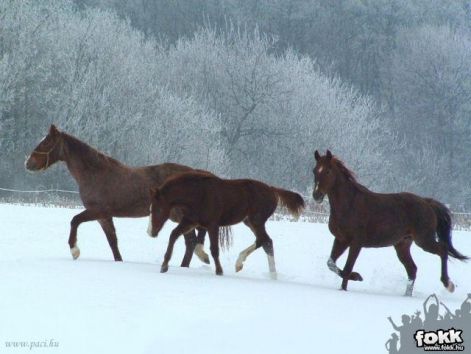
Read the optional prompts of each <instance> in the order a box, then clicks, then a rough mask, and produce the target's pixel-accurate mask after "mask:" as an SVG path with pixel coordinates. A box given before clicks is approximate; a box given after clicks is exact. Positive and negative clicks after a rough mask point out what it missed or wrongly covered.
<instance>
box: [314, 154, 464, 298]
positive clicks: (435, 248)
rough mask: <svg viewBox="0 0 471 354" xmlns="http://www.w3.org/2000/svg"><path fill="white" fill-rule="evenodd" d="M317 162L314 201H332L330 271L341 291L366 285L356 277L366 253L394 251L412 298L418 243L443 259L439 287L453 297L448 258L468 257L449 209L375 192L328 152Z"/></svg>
mask: <svg viewBox="0 0 471 354" xmlns="http://www.w3.org/2000/svg"><path fill="white" fill-rule="evenodd" d="M315 159H316V166H315V167H314V170H313V173H314V183H315V184H314V192H313V197H314V199H315V200H316V202H318V203H321V202H322V200H323V198H324V196H325V195H327V196H328V198H329V203H330V219H329V229H330V232H332V234H333V235H334V236H335V240H334V245H333V247H332V252H331V255H330V258H329V260H328V262H327V266H328V267H329V269H330V270H331V271H333V272H334V273H336V274H338V275H339V276H340V277H341V278H342V279H343V280H342V289H343V290H347V283H348V280H357V281H361V280H363V279H362V277H361V275H360V274H358V273H356V272H352V270H353V265H354V264H355V261H356V259H357V257H358V255H359V254H360V250H361V248H362V247H387V246H394V247H395V249H396V253H397V256H398V258H399V260H400V261H401V263H402V264H403V265H404V267H405V268H406V271H407V275H408V277H409V282H408V284H407V288H406V293H405V295H407V296H412V291H413V288H414V281H415V278H416V273H417V266H416V265H415V263H414V260H413V259H412V257H411V254H410V247H411V245H412V242H415V243H416V244H417V245H418V246H419V247H421V248H422V249H423V250H424V251H427V252H429V253H432V254H436V255H438V256H440V258H441V263H442V270H441V281H442V283H443V285H444V286H445V287H446V288H447V289H448V290H449V291H450V292H453V291H454V288H455V286H454V284H453V282H452V281H451V280H450V279H449V277H448V270H447V261H448V256H451V257H454V258H457V259H459V260H466V259H467V257H465V256H463V255H462V254H460V253H459V252H458V251H457V250H456V249H455V248H454V247H453V245H452V242H451V214H450V211H449V210H448V208H447V207H446V206H445V205H443V204H442V203H440V202H438V201H436V200H433V199H429V198H421V197H419V196H417V195H414V194H411V193H395V194H380V193H374V192H371V191H370V190H368V189H367V188H366V187H364V186H362V185H361V184H359V183H358V182H357V181H356V179H355V177H354V175H353V173H352V172H351V171H350V170H348V169H347V168H346V167H345V165H344V164H343V163H342V162H341V161H340V160H338V159H337V158H335V157H333V156H332V153H331V152H330V151H329V150H327V154H326V155H325V156H320V155H319V153H318V152H317V151H316V152H315ZM435 236H437V238H436V237H435ZM349 247H350V249H349V252H348V258H347V263H346V264H345V268H344V269H343V270H340V269H339V268H338V267H337V265H336V264H335V262H336V261H337V259H338V258H339V257H340V256H341V255H342V254H343V253H344V252H345V250H346V249H347V248H349Z"/></svg>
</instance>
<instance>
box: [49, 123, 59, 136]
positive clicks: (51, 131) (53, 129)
mask: <svg viewBox="0 0 471 354" xmlns="http://www.w3.org/2000/svg"><path fill="white" fill-rule="evenodd" d="M58 133H59V129H57V127H56V126H55V125H54V124H51V126H50V127H49V134H51V135H56V134H58Z"/></svg>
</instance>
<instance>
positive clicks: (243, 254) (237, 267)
mask: <svg viewBox="0 0 471 354" xmlns="http://www.w3.org/2000/svg"><path fill="white" fill-rule="evenodd" d="M243 222H244V224H245V225H247V227H249V228H250V230H251V231H252V232H253V233H254V234H255V236H256V233H255V229H254V228H253V227H252V225H251V224H250V223H249V221H248V219H245V220H244V221H243ZM260 246H261V244H259V245H257V243H256V242H255V243H254V244H253V245H250V246H249V247H247V248H246V249H244V250H243V251H242V252H240V253H239V257H237V261H236V264H235V270H236V272H240V271H241V270H242V268H243V267H244V262H245V260H246V259H247V257H248V256H249V255H250V254H251V253H252V252H253V251H255V250H256V249H257V248H258V247H260Z"/></svg>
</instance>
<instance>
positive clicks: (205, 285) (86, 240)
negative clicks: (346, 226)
mask: <svg viewBox="0 0 471 354" xmlns="http://www.w3.org/2000/svg"><path fill="white" fill-rule="evenodd" d="M78 212H79V210H69V209H54V208H41V207H25V206H11V205H0V221H1V223H0V352H1V353H3V352H7V353H8V352H11V353H20V352H26V351H29V350H30V349H29V348H22V349H20V348H11V347H10V348H7V345H10V346H11V345H12V343H11V342H25V344H24V345H26V344H27V343H30V342H38V343H43V342H45V341H47V344H48V345H50V344H49V343H53V345H57V347H49V348H41V349H39V348H38V349H36V348H33V352H41V353H68V354H69V353H165V354H171V353H178V354H182V353H191V354H199V353H204V354H212V353H215V354H216V353H246V354H247V353H270V354H272V353H280V354H289V353H296V354H300V353H314V352H316V353H345V352H349V353H374V354H378V353H386V350H385V349H384V343H385V342H386V340H387V339H388V338H389V337H390V334H391V333H392V332H393V329H392V328H391V325H390V324H389V323H388V321H387V320H386V317H387V316H389V315H391V316H392V317H393V319H395V320H396V322H399V321H400V316H401V315H402V314H403V313H410V314H411V313H413V312H414V311H415V310H416V309H421V308H422V303H423V301H424V299H425V298H426V297H427V296H428V295H429V294H431V293H437V295H438V296H439V297H440V299H441V300H442V301H444V302H445V303H446V304H447V305H448V306H449V307H450V308H452V309H454V308H456V307H458V306H459V305H460V304H461V302H462V301H463V299H464V298H465V297H466V294H467V293H469V292H471V280H470V279H471V276H470V274H471V264H465V263H461V262H458V261H452V262H450V265H449V273H450V277H451V279H452V280H453V281H454V282H455V283H456V284H457V286H458V287H457V289H456V292H455V293H453V294H450V293H447V292H446V290H445V289H444V288H443V286H442V284H441V282H440V280H439V277H440V274H439V273H440V261H439V258H438V257H437V256H433V255H429V254H426V253H425V252H423V251H422V250H420V249H418V248H417V247H414V249H413V254H414V258H415V260H416V263H417V265H418V267H419V272H418V279H417V281H416V291H415V296H414V297H413V298H405V297H403V296H402V294H403V292H404V289H405V285H406V274H405V271H404V269H403V267H402V265H401V264H400V263H399V261H398V260H397V258H396V255H395V251H394V249H393V248H386V249H373V250H363V251H362V253H361V254H360V257H359V260H358V262H357V264H356V267H355V269H356V270H357V271H358V272H360V273H361V274H362V275H363V277H364V279H365V281H364V282H362V283H354V282H350V284H349V291H348V292H342V291H339V290H338V289H339V286H340V279H339V278H338V277H337V276H336V275H334V274H333V273H331V272H330V271H328V269H327V267H326V265H325V263H326V260H327V258H328V255H329V253H330V248H331V245H332V241H333V237H332V236H331V235H330V233H329V231H328V229H327V226H326V225H323V224H309V223H301V222H299V223H292V222H270V223H268V224H267V230H268V232H269V234H270V235H271V236H272V238H273V240H274V246H275V257H276V262H277V268H278V271H279V277H278V280H276V281H275V280H271V279H270V277H269V276H268V266H267V259H266V256H265V254H264V252H263V251H262V250H258V251H256V252H255V253H254V254H252V256H250V257H249V259H248V260H247V262H246V263H245V267H244V269H243V270H242V271H241V272H240V273H235V270H234V264H235V261H236V258H237V256H238V253H239V252H240V251H241V250H242V249H244V248H245V247H247V246H249V245H250V244H251V243H252V242H253V240H254V237H253V236H252V235H251V233H250V231H249V230H248V228H246V227H245V226H236V227H234V229H233V232H234V246H233V248H232V249H231V250H229V251H227V252H225V253H222V255H221V262H222V265H223V268H224V272H225V275H224V276H223V277H217V276H216V275H215V274H214V269H213V266H212V265H211V266H207V265H204V264H202V263H201V262H200V261H199V260H198V259H197V258H196V257H194V258H193V261H192V264H191V268H190V269H182V268H179V267H178V265H179V263H180V260H181V258H182V255H183V239H181V240H179V241H178V243H177V247H176V249H175V253H174V256H173V258H172V261H171V267H170V269H169V272H168V273H166V274H160V273H159V270H160V264H161V261H162V258H163V254H164V251H165V247H166V245H167V241H168V235H169V232H170V230H171V227H172V226H173V225H172V224H171V223H168V224H167V225H166V226H165V229H164V230H163V231H162V232H161V234H160V236H159V238H158V239H151V238H149V237H148V236H147V234H146V226H147V225H146V223H147V220H146V219H118V220H116V219H115V225H116V229H117V233H118V239H119V245H120V250H121V254H122V256H123V258H124V262H123V263H115V262H113V261H112V255H111V251H110V249H109V247H108V244H107V241H106V238H105V236H104V234H103V233H102V231H101V229H100V226H99V225H98V223H96V222H92V223H86V224H82V225H81V226H80V228H79V236H78V240H79V241H78V244H79V246H80V249H81V258H79V259H78V260H77V261H73V260H72V259H71V256H70V254H69V248H68V245H67V238H68V232H69V222H70V219H71V218H72V216H73V215H74V214H76V213H78ZM454 243H455V246H456V248H457V249H458V250H460V251H462V252H463V253H464V254H467V255H471V234H470V233H468V232H454ZM207 248H208V246H206V249H207ZM344 262H345V256H344V257H342V258H341V259H340V261H339V266H341V267H342V266H343V264H344ZM51 340H52V342H51ZM16 345H18V344H16ZM33 345H34V344H33Z"/></svg>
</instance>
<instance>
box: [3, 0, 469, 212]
mask: <svg viewBox="0 0 471 354" xmlns="http://www.w3.org/2000/svg"><path fill="white" fill-rule="evenodd" d="M466 3H467V2H466V1H456V2H448V1H437V2H434V3H433V4H429V2H428V1H393V0H382V1H349V0H348V1H347V0H345V1H332V2H330V1H328V2H326V1H321V0H319V1H307V0H306V1H304V0H296V1H291V0H289V1H255V0H247V1H242V0H238V1H229V0H224V1H216V0H198V1H196V0H195V1H193V0H191V1H190V0H181V1H180V0H179V1H163V0H157V1H154V0H153V1H127V2H123V1H117V0H116V1H114V0H107V1H92V0H87V1H76V2H75V3H72V2H68V1H41V2H36V1H21V2H19V1H12V0H0V69H1V70H0V113H1V120H0V129H1V130H0V147H1V149H2V152H3V158H2V159H0V171H1V174H0V182H1V186H8V187H20V188H23V187H29V186H38V184H43V185H44V186H51V185H53V186H55V185H58V186H61V187H71V186H73V182H72V181H71V179H70V177H68V175H67V173H66V172H65V171H64V169H63V168H59V169H57V168H54V169H53V170H54V171H50V172H46V173H45V174H44V175H37V176H32V177H30V176H29V175H26V174H25V172H24V169H23V160H24V155H25V154H28V153H29V152H30V151H31V149H32V148H33V147H34V146H35V144H36V143H37V141H38V140H39V139H40V138H41V136H42V135H44V134H45V132H46V129H47V126H48V125H49V124H50V123H51V122H55V123H56V124H58V126H60V127H62V128H63V129H64V130H67V131H69V132H71V133H72V134H76V135H77V136H79V137H80V138H82V139H84V140H86V141H88V142H90V143H91V144H92V145H95V146H97V147H98V148H99V149H102V150H104V151H105V152H107V153H109V154H111V155H113V156H115V157H117V158H118V159H121V160H123V161H125V162H126V163H129V164H131V165H143V164H150V163H159V162H163V161H175V162H180V163H184V164H189V165H192V166H195V167H199V168H205V169H210V170H212V171H215V172H216V173H219V174H221V175H223V176H230V177H239V176H250V177H255V178H259V179H262V180H265V181H267V182H270V183H274V184H278V185H282V186H285V187H289V188H294V189H297V190H299V191H301V192H308V191H309V190H310V189H311V188H312V173H311V169H312V164H313V151H314V149H316V148H317V149H325V148H331V149H332V150H333V151H334V152H335V153H336V154H338V155H339V156H341V157H342V158H343V159H344V160H345V161H346V162H347V164H348V165H349V166H351V167H352V169H353V170H354V171H356V172H357V174H358V176H359V179H360V180H361V181H362V182H364V183H365V184H367V185H368V186H370V187H372V188H375V189H378V190H382V191H399V190H404V189H405V190H410V191H414V192H417V193H420V194H424V195H428V196H434V197H437V198H440V199H441V200H443V201H444V202H446V203H450V204H451V205H452V206H453V207H454V208H455V209H466V208H468V209H469V208H471V188H470V183H469V181H468V178H467V175H468V173H470V172H471V164H470V163H469V161H470V160H469V157H468V156H467V152H468V151H470V147H471V146H470V142H469V136H470V132H471V119H470V118H471V112H470V108H471V107H470V103H469V102H471V101H470V98H471V97H470V96H471V75H470V74H471V67H470V65H469V63H471V44H470V32H469V18H470V17H469V12H468V11H469V8H468V7H467V4H466ZM432 5H433V6H432Z"/></svg>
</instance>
